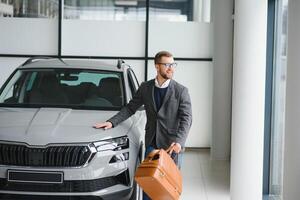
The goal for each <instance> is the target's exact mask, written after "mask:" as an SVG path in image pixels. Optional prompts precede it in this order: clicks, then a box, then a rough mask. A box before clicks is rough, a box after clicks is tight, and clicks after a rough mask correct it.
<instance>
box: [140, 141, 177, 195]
mask: <svg viewBox="0 0 300 200" xmlns="http://www.w3.org/2000/svg"><path fill="white" fill-rule="evenodd" d="M154 149H155V148H154V147H153V146H148V147H146V151H145V157H147V155H148V154H149V153H150V152H151V151H153V150H154ZM182 156H183V155H182V153H179V154H177V153H174V152H173V153H172V155H171V158H173V160H174V162H175V163H176V165H177V166H178V168H179V169H181V164H182ZM143 200H151V198H150V197H148V195H147V194H146V193H145V192H143Z"/></svg>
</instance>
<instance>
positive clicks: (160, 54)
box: [154, 51, 173, 64]
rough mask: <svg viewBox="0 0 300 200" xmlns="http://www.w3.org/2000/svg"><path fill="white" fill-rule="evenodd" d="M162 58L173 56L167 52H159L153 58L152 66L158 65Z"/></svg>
mask: <svg viewBox="0 0 300 200" xmlns="http://www.w3.org/2000/svg"><path fill="white" fill-rule="evenodd" d="M162 57H173V55H172V54H171V53H170V52H168V51H160V52H158V53H157V54H156V55H155V57H154V64H158V63H160V59H161V58H162Z"/></svg>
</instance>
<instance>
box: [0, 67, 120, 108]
mask: <svg viewBox="0 0 300 200" xmlns="http://www.w3.org/2000/svg"><path fill="white" fill-rule="evenodd" d="M124 99H125V97H124V92H123V81H122V74H121V73H120V72H112V71H99V70H86V69H79V70H78V69H19V70H17V71H16V72H15V73H14V74H13V76H12V77H11V78H10V80H9V81H8V82H7V83H6V84H5V86H4V87H3V88H2V89H1V95H0V106H15V107H46V106H49V107H70V108H75V109H76V108H77V109H105V110H118V109H120V108H121V107H122V106H123V105H124Z"/></svg>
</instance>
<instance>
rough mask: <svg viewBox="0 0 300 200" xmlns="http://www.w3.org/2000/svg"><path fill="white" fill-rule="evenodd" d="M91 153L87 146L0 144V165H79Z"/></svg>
mask: <svg viewBox="0 0 300 200" xmlns="http://www.w3.org/2000/svg"><path fill="white" fill-rule="evenodd" d="M91 154H92V152H91V150H90V148H89V147H88V146H49V147H47V148H30V147H27V146H25V145H11V144H0V165H14V166H35V167H79V166H82V165H84V164H85V163H86V162H87V160H88V159H89V157H90V155H91Z"/></svg>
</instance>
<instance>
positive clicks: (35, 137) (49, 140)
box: [0, 108, 133, 146]
mask: <svg viewBox="0 0 300 200" xmlns="http://www.w3.org/2000/svg"><path fill="white" fill-rule="evenodd" d="M114 114H116V111H94V110H93V111H89V110H73V109H68V108H0V140H2V141H9V142H21V143H27V144H28V145H34V146H44V145H47V144H57V143H89V142H94V141H99V140H105V139H109V138H113V137H119V136H122V135H125V134H126V133H127V132H128V130H129V128H130V127H131V126H132V123H133V122H132V120H131V119H130V118H129V119H128V120H126V121H124V122H123V123H121V124H120V125H119V126H117V127H115V128H113V129H109V130H103V129H95V128H93V125H94V124H95V123H96V122H104V121H106V120H107V119H109V118H110V117H112V116H113V115H114Z"/></svg>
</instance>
